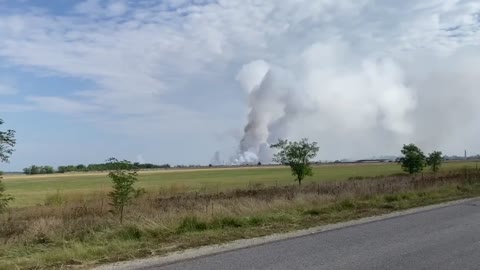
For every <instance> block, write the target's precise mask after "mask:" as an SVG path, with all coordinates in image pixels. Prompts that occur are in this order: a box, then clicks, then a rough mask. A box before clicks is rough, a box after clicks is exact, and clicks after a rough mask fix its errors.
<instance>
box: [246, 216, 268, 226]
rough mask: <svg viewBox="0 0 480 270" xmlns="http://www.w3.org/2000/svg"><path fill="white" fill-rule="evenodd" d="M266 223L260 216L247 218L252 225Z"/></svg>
mask: <svg viewBox="0 0 480 270" xmlns="http://www.w3.org/2000/svg"><path fill="white" fill-rule="evenodd" d="M263 223H264V220H263V219H262V218H259V217H249V218H247V224H248V225H250V226H260V225H262V224H263Z"/></svg>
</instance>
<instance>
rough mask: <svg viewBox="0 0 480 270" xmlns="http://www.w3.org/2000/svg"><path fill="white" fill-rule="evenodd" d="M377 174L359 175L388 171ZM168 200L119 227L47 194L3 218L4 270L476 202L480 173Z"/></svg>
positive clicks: (146, 204) (90, 208) (152, 202)
mask: <svg viewBox="0 0 480 270" xmlns="http://www.w3.org/2000/svg"><path fill="white" fill-rule="evenodd" d="M378 166H380V167H373V166H372V167H371V166H370V165H368V166H365V168H367V169H368V168H370V170H373V169H374V168H377V170H378V169H380V168H388V167H385V166H383V165H378ZM449 166H453V167H456V166H457V167H458V166H460V167H463V166H464V165H461V164H455V165H449ZM351 167H353V168H356V166H351ZM357 167H358V168H360V167H359V166H357ZM447 168H448V166H447ZM318 169H322V168H318ZM336 169H337V170H344V169H351V168H350V167H348V168H347V167H340V168H336ZM362 169H363V167H362ZM258 170H261V169H258ZM278 170H279V171H282V169H278ZM325 170H327V169H325ZM251 171H255V170H246V172H251ZM212 172H217V171H211V172H209V173H212ZM234 172H235V173H238V174H240V172H239V171H231V172H230V173H234ZM276 172H277V171H275V172H274V173H276ZM283 172H284V173H285V174H287V175H288V171H285V170H283ZM203 173H207V172H203ZM173 175H181V173H174V174H173ZM67 178H68V177H67ZM67 178H64V179H67ZM231 179H234V178H231ZM286 179H288V178H286ZM18 181H20V179H18ZM287 183H288V182H287ZM290 183H291V182H290ZM168 195H169V194H168V193H167V194H159V193H156V192H149V193H148V194H145V195H144V196H141V197H139V198H137V199H136V200H135V201H134V203H133V204H132V205H130V206H128V207H127V208H126V213H125V219H124V223H123V224H120V223H119V219H118V215H115V214H113V213H111V212H110V210H111V208H110V206H109V205H108V202H109V198H108V197H107V196H106V194H105V193H93V194H92V196H91V197H88V198H82V199H78V198H76V197H74V196H64V195H63V194H60V195H59V196H58V197H56V196H55V195H52V196H50V197H51V198H53V199H52V200H51V201H50V202H51V203H49V204H48V205H39V206H30V207H22V208H10V209H8V211H7V212H6V213H4V214H2V215H0V242H1V243H2V244H3V248H2V249H0V269H72V268H76V269H78V268H80V267H81V268H83V267H90V266H94V265H99V264H104V263H108V262H114V261H121V260H131V259H135V258H142V257H149V256H155V255H163V254H165V253H168V252H172V251H178V250H183V249H186V248H190V247H198V246H202V245H209V244H218V243H225V242H227V241H231V240H236V239H246V238H252V237H256V236H264V235H270V234H272V233H282V232H287V231H293V230H298V229H303V228H309V227H312V226H318V225H322V224H331V223H337V222H341V221H346V220H352V219H358V218H361V217H367V216H373V215H378V214H384V213H389V212H392V211H396V210H402V209H407V208H412V207H416V206H423V205H428V204H435V203H439V202H444V201H448V200H455V199H461V198H469V197H476V196H479V195H480V171H479V170H477V169H451V170H446V169H445V170H444V171H443V172H440V173H438V174H436V175H433V174H431V173H426V174H424V175H423V176H417V177H412V176H410V175H405V174H397V175H393V176H383V177H371V178H362V179H356V180H349V181H324V182H321V183H320V182H318V183H313V182H311V181H310V183H305V184H304V185H302V186H301V187H299V186H298V185H292V184H290V185H280V184H279V185H278V186H276V185H274V186H269V187H266V186H250V187H249V188H243V189H238V190H232V191H225V192H222V193H204V192H201V193H198V194H196V193H195V194H194V193H190V192H187V193H182V194H178V195H176V196H168Z"/></svg>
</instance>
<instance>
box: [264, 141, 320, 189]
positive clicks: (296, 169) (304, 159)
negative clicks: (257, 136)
mask: <svg viewBox="0 0 480 270" xmlns="http://www.w3.org/2000/svg"><path fill="white" fill-rule="evenodd" d="M270 147H271V148H273V149H277V150H278V152H277V153H276V154H275V155H274V156H273V161H275V162H278V163H280V164H283V165H287V166H290V169H291V170H292V175H293V176H295V177H296V181H298V184H299V185H301V184H302V180H303V179H304V178H305V177H306V176H312V175H313V170H312V166H311V164H310V159H312V158H314V157H315V156H316V155H317V153H318V150H319V148H318V146H317V143H316V142H312V143H309V142H308V139H306V138H304V139H301V140H300V141H298V142H289V141H288V140H282V139H279V140H278V143H276V144H273V145H271V146H270Z"/></svg>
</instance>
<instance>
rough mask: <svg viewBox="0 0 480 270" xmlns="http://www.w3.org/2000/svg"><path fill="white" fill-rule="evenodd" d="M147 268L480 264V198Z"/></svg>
mask: <svg viewBox="0 0 480 270" xmlns="http://www.w3.org/2000/svg"><path fill="white" fill-rule="evenodd" d="M143 269H158V270H173V269H179V270H180V269H182V270H193V269H232V270H240V269H242V270H243V269H259V270H260V269H261V270H267V269H268V270H270V269H271V270H283V269H312V270H313V269H315V270H318V269H329V270H330V269H347V270H348V269H360V270H362V269H365V270H367V269H368V270H371V269H390V270H396V269H435V270H436V269H439V270H440V269H455V270H457V269H472V270H478V269H480V201H473V202H468V203H462V204H459V205H453V206H449V207H446V208H441V209H436V210H432V211H427V212H421V213H417V214H412V215H408V216H402V217H397V218H392V219H387V220H382V221H377V222H373V223H368V224H363V225H357V226H353V227H347V228H343V229H338V230H334V231H328V232H324V233H318V234H314V235H309V236H304V237H299V238H294V239H289V240H283V241H279V242H274V243H269V244H265V245H262V246H256V247H252V248H247V249H242V250H236V251H231V252H226V253H222V254H217V255H213V256H208V257H203V258H198V259H194V260H189V261H183V262H179V263H175V264H170V265H166V266H156V267H148V268H143Z"/></svg>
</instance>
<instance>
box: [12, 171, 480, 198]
mask: <svg viewBox="0 0 480 270" xmlns="http://www.w3.org/2000/svg"><path fill="white" fill-rule="evenodd" d="M464 167H468V168H475V167H476V162H449V163H445V164H444V166H443V168H442V170H451V169H458V168H464ZM396 173H401V169H400V166H399V165H398V164H395V163H384V164H338V165H319V166H316V167H315V168H314V174H315V175H314V176H313V177H308V178H307V179H306V181H305V183H306V184H307V183H309V182H320V181H322V182H323V181H333V180H346V179H348V178H351V177H371V176H379V175H391V174H396ZM106 174H107V173H105V172H103V173H73V174H55V175H36V176H25V175H12V176H5V178H4V182H5V185H6V188H7V190H8V193H9V194H11V195H13V196H14V197H15V201H14V202H13V203H12V204H11V206H13V207H24V206H32V205H38V204H44V202H45V199H46V198H47V196H49V195H53V194H56V193H57V192H59V193H61V194H62V195H64V196H70V195H72V196H77V197H78V196H88V194H91V193H93V192H108V191H109V187H110V180H109V179H108V178H107V177H106ZM290 183H293V177H292V176H291V175H290V172H289V169H288V168H286V167H277V166H275V167H268V166H266V167H245V168H224V169H222V168H219V169H193V170H192V169H185V170H177V169H170V170H159V171H144V172H140V175H139V182H138V186H141V187H143V188H145V189H146V190H147V191H149V192H164V193H165V192H166V193H169V194H172V193H183V192H187V191H211V192H216V191H224V190H229V189H234V188H247V187H249V186H254V185H258V184H261V185H265V186H268V185H285V184H290Z"/></svg>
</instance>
